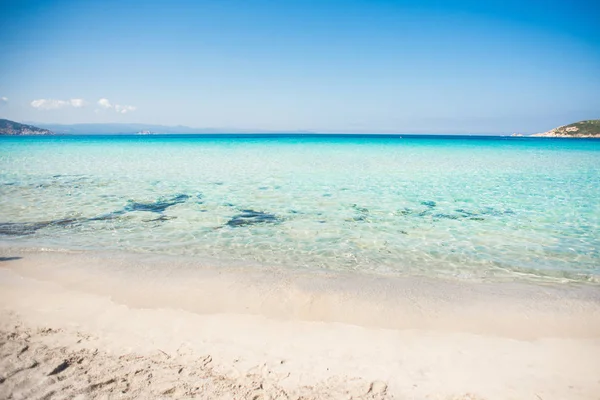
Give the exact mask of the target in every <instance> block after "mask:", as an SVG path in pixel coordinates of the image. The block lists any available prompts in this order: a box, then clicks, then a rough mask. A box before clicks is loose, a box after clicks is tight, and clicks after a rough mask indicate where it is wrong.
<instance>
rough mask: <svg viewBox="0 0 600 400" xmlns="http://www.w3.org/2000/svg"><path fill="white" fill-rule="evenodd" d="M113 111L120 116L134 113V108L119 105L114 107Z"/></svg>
mask: <svg viewBox="0 0 600 400" xmlns="http://www.w3.org/2000/svg"><path fill="white" fill-rule="evenodd" d="M115 111H116V112H118V113H121V114H127V113H128V112H130V111H135V107H134V106H121V105H119V104H117V105H115Z"/></svg>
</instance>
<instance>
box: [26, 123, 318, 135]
mask: <svg viewBox="0 0 600 400" xmlns="http://www.w3.org/2000/svg"><path fill="white" fill-rule="evenodd" d="M35 124H36V125H37V126H41V127H42V128H46V129H49V130H51V131H53V132H55V133H56V134H60V135H135V134H142V135H148V134H171V133H173V134H192V133H195V134H218V133H240V134H241V133H309V132H307V131H289V132H281V131H265V130H260V131H258V130H254V129H238V128H192V127H189V126H184V125H177V126H166V125H152V124H137V123H136V124H127V123H106V124H102V123H100V124H94V123H89V124H69V125H63V124H46V123H42V122H39V123H35Z"/></svg>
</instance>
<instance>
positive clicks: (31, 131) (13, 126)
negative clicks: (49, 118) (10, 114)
mask: <svg viewBox="0 0 600 400" xmlns="http://www.w3.org/2000/svg"><path fill="white" fill-rule="evenodd" d="M53 134H54V133H53V132H52V131H50V130H48V129H43V128H38V127H37V126H32V125H25V124H20V123H18V122H15V121H9V120H7V119H0V135H11V136H24V135H53Z"/></svg>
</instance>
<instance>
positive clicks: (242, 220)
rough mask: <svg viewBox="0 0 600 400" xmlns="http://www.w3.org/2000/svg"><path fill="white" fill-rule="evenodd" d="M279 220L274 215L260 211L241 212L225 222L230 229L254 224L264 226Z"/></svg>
mask: <svg viewBox="0 0 600 400" xmlns="http://www.w3.org/2000/svg"><path fill="white" fill-rule="evenodd" d="M279 222H281V220H280V219H279V218H278V217H277V216H276V215H274V214H269V213H265V212H262V211H254V210H242V213H241V214H238V215H236V216H234V217H233V218H231V219H230V220H229V221H227V224H226V225H227V226H230V227H232V228H235V227H239V226H247V225H254V224H264V223H271V224H273V223H279Z"/></svg>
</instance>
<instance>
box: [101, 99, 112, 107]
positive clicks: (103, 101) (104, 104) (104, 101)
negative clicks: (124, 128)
mask: <svg viewBox="0 0 600 400" xmlns="http://www.w3.org/2000/svg"><path fill="white" fill-rule="evenodd" d="M98 105H99V106H100V107H102V108H112V104H110V101H108V99H100V100H98Z"/></svg>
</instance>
